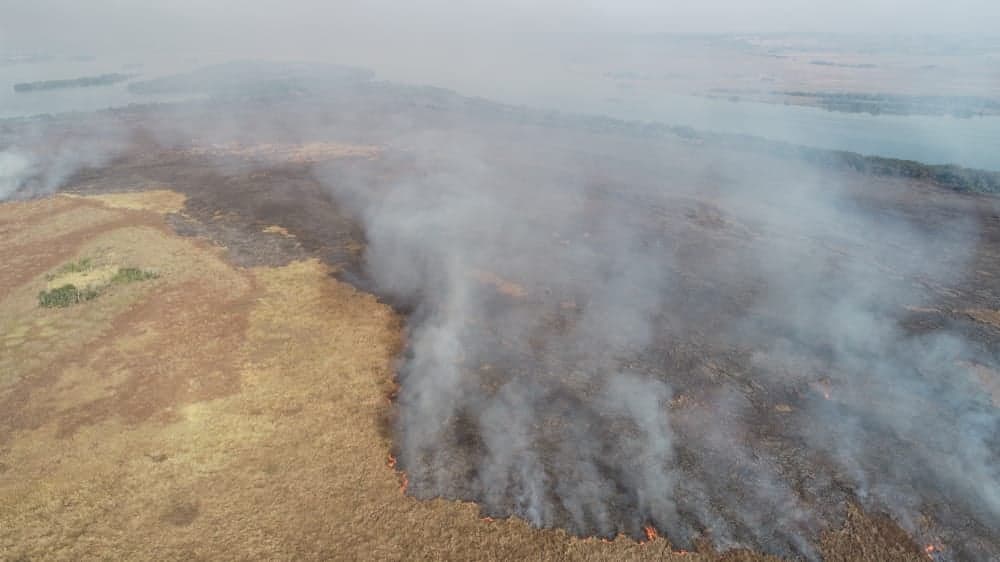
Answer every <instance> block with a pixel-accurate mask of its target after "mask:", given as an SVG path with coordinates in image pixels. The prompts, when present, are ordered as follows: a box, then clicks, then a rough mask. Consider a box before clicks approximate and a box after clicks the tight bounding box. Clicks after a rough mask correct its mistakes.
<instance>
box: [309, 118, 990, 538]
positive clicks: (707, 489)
mask: <svg viewBox="0 0 1000 562" xmlns="http://www.w3.org/2000/svg"><path fill="white" fill-rule="evenodd" d="M521 135H524V136H521ZM551 137H556V138H555V139H553V138H551ZM394 144H395V145H396V146H397V147H399V152H398V153H397V154H396V155H395V156H394V157H395V158H398V159H399V161H400V162H399V163H397V164H398V165H405V166H406V169H407V170H408V173H406V174H403V175H401V176H399V175H397V176H396V177H395V179H393V180H390V181H387V180H386V179H385V177H384V176H381V175H379V176H377V177H376V176H366V175H364V174H361V175H358V176H356V177H349V178H345V177H343V175H342V174H335V173H334V171H333V170H326V171H323V170H320V172H319V173H320V177H325V178H327V182H328V184H329V185H330V186H331V189H332V191H333V194H334V196H335V198H337V199H338V200H340V201H346V202H348V203H349V204H350V205H351V206H352V207H353V208H354V209H355V211H356V212H357V214H358V215H359V216H360V217H362V220H363V222H364V225H365V228H366V236H367V238H368V246H367V250H366V263H367V266H366V267H367V271H368V274H369V275H370V276H371V278H372V279H373V280H374V282H375V284H376V286H377V288H378V290H379V291H380V292H381V293H382V294H383V295H385V296H386V297H387V298H388V299H390V301H392V302H396V303H399V304H400V305H401V306H403V307H405V308H407V309H409V310H410V311H411V314H410V322H409V328H408V330H409V339H408V349H407V351H406V355H405V357H404V359H403V360H402V363H401V365H400V371H399V382H400V384H401V390H400V394H399V400H398V418H397V420H396V423H395V432H396V436H397V439H396V448H397V450H396V453H397V456H398V458H399V466H401V467H402V468H403V469H404V470H406V471H407V473H408V478H409V490H410V492H411V493H413V494H414V495H416V496H418V497H423V498H429V497H436V496H444V497H453V498H462V499H473V500H475V501H477V502H480V504H481V505H482V509H483V511H484V512H485V513H486V514H488V515H492V516H507V515H517V516H520V517H524V518H525V519H527V520H529V521H530V522H532V523H533V524H535V525H538V526H542V527H553V526H561V527H566V528H568V529H570V530H571V531H573V532H574V533H577V534H581V535H594V534H596V535H600V536H612V535H614V534H617V533H626V534H629V535H631V536H634V537H637V538H638V537H642V536H643V528H644V527H645V526H648V525H652V526H654V527H655V528H657V529H659V530H661V531H662V532H663V533H664V534H666V535H667V536H669V537H670V539H671V540H672V541H674V543H675V544H677V545H681V546H684V547H690V546H691V545H692V544H693V542H694V541H695V540H697V538H698V537H707V538H709V539H711V540H712V541H713V543H715V544H716V545H717V546H720V547H723V548H725V547H735V546H750V547H755V548H761V549H763V550H765V551H768V552H774V553H778V554H784V555H798V556H804V557H807V558H816V557H818V554H817V550H816V547H815V544H816V542H815V541H816V540H817V537H818V533H819V532H820V531H821V530H822V529H824V528H829V527H830V526H831V525H833V524H835V522H836V521H838V518H839V517H841V516H842V512H841V509H842V506H843V504H844V502H847V501H854V502H857V503H859V504H861V505H862V506H864V507H865V508H867V509H871V510H873V511H876V512H887V513H889V514H890V515H891V516H892V517H893V519H894V520H896V521H897V522H899V523H900V524H901V525H903V526H904V528H906V529H907V530H908V531H910V532H911V533H914V534H915V535H916V536H918V537H921V538H929V537H932V536H933V537H940V536H941V535H940V533H942V532H944V533H945V534H946V535H947V533H949V532H950V533H958V534H952V535H947V538H948V539H950V540H952V541H954V542H955V543H958V544H961V542H962V540H964V539H965V538H967V537H968V536H971V537H979V538H978V540H979V541H980V542H978V543H976V542H975V541H972V542H970V544H968V545H965V546H961V547H956V548H957V549H958V550H956V553H957V555H960V556H972V557H978V556H982V555H983V552H988V551H989V549H992V548H995V546H996V545H990V544H989V541H988V540H987V542H986V543H983V542H982V540H983V539H982V537H984V536H985V537H988V536H990V532H991V531H990V530H991V529H996V528H997V527H996V526H997V524H998V523H1000V504H998V501H997V499H998V491H1000V472H998V467H1000V464H998V461H1000V458H998V456H1000V455H998V451H1000V447H998V442H997V441H998V437H997V436H998V435H1000V416H998V410H997V408H996V406H995V405H994V404H991V403H990V398H989V394H988V392H986V391H985V390H984V388H983V386H982V381H981V380H980V379H978V378H977V374H976V370H975V369H976V366H980V367H983V368H989V369H994V370H995V369H996V367H997V365H998V360H997V359H998V358H997V357H996V351H995V350H994V349H992V348H991V347H989V341H990V340H989V338H988V337H987V339H986V340H985V342H984V341H983V340H982V338H979V339H977V336H976V334H974V333H970V332H969V328H968V326H964V327H963V326H957V325H951V324H949V323H947V322H945V323H943V324H941V323H938V324H935V325H933V326H920V325H917V326H914V325H913V324H914V322H915V321H916V320H915V319H919V315H920V314H921V312H920V311H922V310H926V309H931V308H933V307H947V306H948V298H949V295H952V294H954V293H950V292H949V291H954V290H956V289H948V287H953V288H954V287H961V286H962V283H963V281H964V279H965V272H966V271H967V269H968V267H969V264H970V260H971V259H972V256H973V254H974V252H975V249H976V246H977V243H978V228H979V226H978V222H977V220H978V219H977V218H976V217H974V216H965V215H962V214H954V215H952V216H949V217H947V218H945V219H944V220H941V221H937V222H935V223H933V224H928V223H927V221H926V219H925V216H924V213H925V212H926V209H921V208H919V204H916V206H914V207H903V208H893V207H889V206H887V205H886V204H885V203H883V202H880V201H879V199H878V197H877V196H871V195H870V194H868V193H866V190H865V189H863V188H859V186H858V185H856V184H855V185H852V184H849V183H846V182H858V181H859V179H858V177H853V176H847V175H845V176H832V178H831V177H818V176H816V175H815V173H814V171H811V170H810V169H809V168H806V167H802V166H794V165H791V166H790V165H788V164H787V163H784V164H780V165H778V167H776V168H770V169H769V168H768V167H767V166H769V165H770V166H775V163H774V162H770V163H769V164H768V163H753V162H751V161H750V158H748V157H745V156H740V155H734V154H731V153H725V152H713V154H712V156H713V157H714V158H717V160H715V161H714V162H713V169H714V171H713V172H712V175H711V177H712V179H713V180H714V181H716V182H718V184H717V185H715V187H714V188H712V189H711V190H710V191H708V192H706V193H699V191H698V188H697V187H694V186H692V185H690V183H688V182H689V181H691V179H692V178H695V179H696V181H697V178H698V174H699V172H697V167H695V168H696V171H695V172H694V173H692V171H691V166H690V165H688V164H680V163H677V162H675V161H671V164H666V165H662V164H661V165H658V166H659V167H658V168H654V170H653V171H650V170H647V172H650V173H651V174H652V175H653V176H654V177H653V178H652V181H650V180H651V178H649V177H648V176H647V177H646V179H645V180H638V181H636V182H634V183H630V182H629V181H628V180H630V179H631V178H632V177H634V176H633V174H632V172H631V171H629V170H627V169H625V168H627V167H628V166H629V165H630V164H631V162H630V161H629V160H624V162H625V163H626V164H624V167H619V166H623V164H622V161H619V160H617V158H620V157H622V156H623V155H624V154H626V153H627V150H628V148H629V146H628V145H625V146H621V145H616V144H615V143H614V141H611V140H608V141H595V140H593V139H583V138H564V137H561V136H557V135H554V134H552V135H550V136H545V135H539V136H537V137H534V136H531V133H527V132H522V133H516V134H510V135H509V136H506V137H503V138H500V139H496V138H492V139H487V138H486V136H480V135H476V134H459V133H456V132H454V131H450V130H432V131H431V132H424V133H421V134H411V135H408V136H403V137H399V138H397V139H395V142H394ZM674 156H676V155H674ZM633 158H636V157H635V156H634V155H633ZM390 167H392V166H390ZM657 173H662V175H656V174H657ZM701 181H702V182H704V177H702V180H701ZM861 181H863V180H861ZM881 183H882V184H881V185H878V186H877V189H881V190H886V192H893V191H895V190H900V189H912V187H909V186H906V185H903V184H901V183H893V182H891V181H883V182H881ZM872 189H875V188H872ZM949 518H951V519H952V521H951V522H952V523H953V522H954V519H955V518H961V524H960V525H954V526H952V527H949V529H951V530H948V531H941V530H940V525H939V523H941V522H945V521H948V520H949ZM955 527H958V528H959V530H958V531H955V530H954V528H955ZM962 532H968V533H969V535H962V534H961V533H962ZM984 544H985V546H984ZM961 548H966V549H967V550H964V551H962V550H960V549H961ZM984 548H985V549H986V550H985V551H984V550H983V549H984Z"/></svg>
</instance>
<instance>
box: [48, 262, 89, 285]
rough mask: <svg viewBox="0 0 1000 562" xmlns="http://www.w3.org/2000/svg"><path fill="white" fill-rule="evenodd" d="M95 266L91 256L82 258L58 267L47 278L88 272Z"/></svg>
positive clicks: (51, 278)
mask: <svg viewBox="0 0 1000 562" xmlns="http://www.w3.org/2000/svg"><path fill="white" fill-rule="evenodd" d="M93 268H94V260H93V259H91V258H80V259H78V260H76V261H74V262H69V263H67V264H64V265H63V266H62V267H60V268H59V269H57V270H56V271H55V273H50V274H48V275H47V276H46V277H45V278H46V279H47V280H49V281H51V280H53V279H55V278H57V277H62V276H63V275H72V274H74V273H86V272H88V271H90V270H91V269H93Z"/></svg>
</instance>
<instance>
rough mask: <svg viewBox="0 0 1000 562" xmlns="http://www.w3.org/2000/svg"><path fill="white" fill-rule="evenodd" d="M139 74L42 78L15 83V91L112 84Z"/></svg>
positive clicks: (24, 91) (23, 91)
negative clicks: (60, 78)
mask: <svg viewBox="0 0 1000 562" xmlns="http://www.w3.org/2000/svg"><path fill="white" fill-rule="evenodd" d="M136 76H138V75H137V74H118V73H113V74H101V75H99V76H83V77H80V78H70V79H67V80H42V81H39V82H21V83H19V84H14V91H15V92H18V93H26V92H38V91H43V90H64V89H68V88H89V87H92V86H110V85H112V84H118V83H120V82H125V81H127V80H131V79H132V78H135V77H136Z"/></svg>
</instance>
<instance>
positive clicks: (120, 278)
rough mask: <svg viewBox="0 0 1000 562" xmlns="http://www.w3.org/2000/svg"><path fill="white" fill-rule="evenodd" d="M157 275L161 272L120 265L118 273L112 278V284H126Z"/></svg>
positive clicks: (154, 277)
mask: <svg viewBox="0 0 1000 562" xmlns="http://www.w3.org/2000/svg"><path fill="white" fill-rule="evenodd" d="M157 277H159V274H158V273H156V272H155V271H149V270H146V269H139V268H137V267H120V268H118V273H115V276H114V277H112V278H111V284H112V285H124V284H126V283H135V282H137V281H146V280H149V279H156V278H157Z"/></svg>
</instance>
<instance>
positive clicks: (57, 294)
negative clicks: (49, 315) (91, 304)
mask: <svg viewBox="0 0 1000 562" xmlns="http://www.w3.org/2000/svg"><path fill="white" fill-rule="evenodd" d="M96 296H97V291H94V290H92V289H84V290H82V291H81V290H80V289H77V288H76V286H75V285H71V284H67V285H63V286H62V287H59V288H56V289H51V290H48V291H42V292H40V293H38V304H39V305H40V306H42V307H44V308H66V307H67V306H72V305H74V304H77V303H81V302H84V301H89V300H90V299H93V298H95V297H96Z"/></svg>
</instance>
